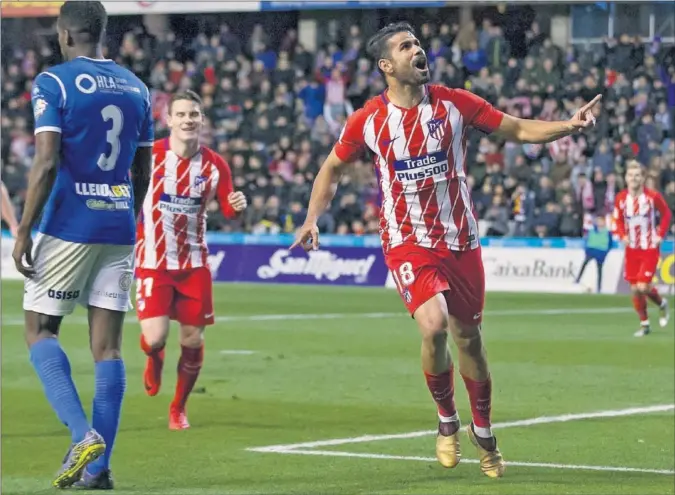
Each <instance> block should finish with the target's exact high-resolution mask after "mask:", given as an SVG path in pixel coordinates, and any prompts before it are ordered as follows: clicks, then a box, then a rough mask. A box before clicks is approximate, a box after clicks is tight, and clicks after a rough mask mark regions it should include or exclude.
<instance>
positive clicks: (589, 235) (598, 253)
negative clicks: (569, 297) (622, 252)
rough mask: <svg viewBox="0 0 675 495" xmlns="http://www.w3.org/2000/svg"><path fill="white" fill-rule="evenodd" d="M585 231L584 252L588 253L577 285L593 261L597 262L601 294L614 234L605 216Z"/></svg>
mask: <svg viewBox="0 0 675 495" xmlns="http://www.w3.org/2000/svg"><path fill="white" fill-rule="evenodd" d="M585 229H586V232H585V234H586V235H585V239H584V244H585V245H584V251H585V253H586V258H585V259H584V263H583V264H582V265H581V270H579V275H577V279H576V283H577V284H578V283H579V282H580V281H581V277H582V276H583V274H584V270H586V267H587V266H588V264H589V263H590V262H591V261H595V264H596V265H597V267H598V278H597V289H596V292H597V293H598V294H599V293H600V290H601V289H602V267H603V266H604V264H605V259H606V258H607V253H609V251H610V250H611V249H612V242H613V239H612V232H611V231H610V230H609V229H608V228H607V223H606V221H605V216H604V215H598V216H597V218H596V219H595V222H593V223H592V224H591V225H588V226H587V227H586V228H585Z"/></svg>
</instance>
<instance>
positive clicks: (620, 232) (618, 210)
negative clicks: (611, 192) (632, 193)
mask: <svg viewBox="0 0 675 495" xmlns="http://www.w3.org/2000/svg"><path fill="white" fill-rule="evenodd" d="M625 197H626V195H625V194H623V193H619V194H617V195H616V198H615V199H614V227H615V231H616V235H617V236H619V239H623V238H624V237H626V223H625V219H624V217H623V211H622V207H621V202H622V201H623V200H624V198H625Z"/></svg>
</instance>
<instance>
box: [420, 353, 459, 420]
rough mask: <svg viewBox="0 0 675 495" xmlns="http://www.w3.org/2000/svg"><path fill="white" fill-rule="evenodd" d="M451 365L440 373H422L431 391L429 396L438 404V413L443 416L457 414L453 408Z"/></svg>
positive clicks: (453, 392) (453, 390)
mask: <svg viewBox="0 0 675 495" xmlns="http://www.w3.org/2000/svg"><path fill="white" fill-rule="evenodd" d="M453 375H454V373H453V367H452V365H450V369H449V370H448V371H446V372H445V373H441V374H440V375H431V374H429V373H426V372H425V373H424V378H426V380H427V386H428V387H429V391H430V392H431V396H432V397H433V398H434V400H435V401H436V405H437V406H438V414H440V415H441V416H443V417H444V418H450V417H452V416H454V415H455V414H457V409H456V408H455V385H454V376H453Z"/></svg>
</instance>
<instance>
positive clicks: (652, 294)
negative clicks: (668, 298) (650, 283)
mask: <svg viewBox="0 0 675 495" xmlns="http://www.w3.org/2000/svg"><path fill="white" fill-rule="evenodd" d="M647 297H648V298H649V300H650V301H651V302H653V303H654V304H656V305H657V306H661V304H663V298H662V297H661V295H660V294H659V291H658V290H657V289H656V287H652V290H650V291H649V292H648V293H647Z"/></svg>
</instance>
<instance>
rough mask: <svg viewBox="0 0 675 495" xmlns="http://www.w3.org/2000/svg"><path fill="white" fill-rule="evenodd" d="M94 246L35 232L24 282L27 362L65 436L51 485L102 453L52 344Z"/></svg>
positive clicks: (73, 476)
mask: <svg viewBox="0 0 675 495" xmlns="http://www.w3.org/2000/svg"><path fill="white" fill-rule="evenodd" d="M97 255H98V248H97V247H96V246H89V245H85V244H78V243H72V242H67V241H63V240H61V239H58V238H55V237H51V236H47V235H43V234H39V235H38V236H37V237H36V239H35V245H34V250H33V259H34V261H35V262H34V270H35V274H34V276H33V277H32V278H29V279H26V281H25V287H24V300H23V308H24V310H25V323H26V324H25V338H26V344H27V345H28V349H29V352H30V361H31V364H32V365H33V368H34V369H35V371H36V373H37V375H38V377H39V379H40V381H41V382H42V386H43V389H44V392H45V396H46V397H47V400H48V401H49V403H50V405H51V406H52V408H53V409H54V411H55V412H56V415H57V416H58V418H59V419H60V420H61V422H63V423H64V424H65V425H66V426H67V427H68V429H69V430H70V433H71V444H70V447H69V449H68V453H67V454H66V456H65V458H64V459H63V462H62V466H61V469H60V470H59V472H58V474H57V476H56V478H55V479H54V480H53V482H52V485H53V486H55V487H57V488H66V487H68V486H71V485H72V484H73V483H75V482H76V481H77V480H78V479H79V478H80V475H81V473H82V471H83V470H84V468H85V467H86V465H87V464H89V463H90V462H92V461H93V460H95V459H96V458H97V457H99V456H100V455H102V454H103V452H104V450H105V442H104V440H103V438H102V437H101V435H99V434H98V433H97V432H96V431H95V430H94V429H92V428H91V426H90V424H89V422H88V420H87V416H86V414H85V412H84V408H83V407H82V402H81V400H80V397H79V394H78V392H77V389H76V388H75V384H74V382H73V379H72V375H71V366H70V361H69V360H68V357H67V356H66V353H65V352H64V350H63V348H62V347H61V345H60V343H59V341H58V334H59V331H60V329H61V324H62V320H63V318H64V316H66V315H69V314H71V313H72V312H73V310H74V309H75V305H76V304H77V303H78V301H79V300H80V296H81V294H82V292H83V288H84V287H85V286H86V284H87V281H88V276H89V273H90V271H91V269H92V267H93V266H94V263H95V260H96V257H97Z"/></svg>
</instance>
